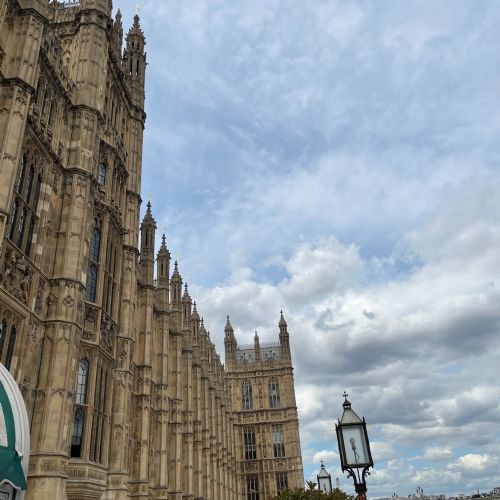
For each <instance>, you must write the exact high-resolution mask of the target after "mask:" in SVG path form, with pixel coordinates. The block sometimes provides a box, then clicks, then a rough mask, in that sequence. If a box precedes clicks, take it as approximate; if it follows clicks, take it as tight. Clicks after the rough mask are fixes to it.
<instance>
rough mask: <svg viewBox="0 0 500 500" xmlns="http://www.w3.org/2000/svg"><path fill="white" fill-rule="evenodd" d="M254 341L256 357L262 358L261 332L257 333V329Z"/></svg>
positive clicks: (257, 358)
mask: <svg viewBox="0 0 500 500" xmlns="http://www.w3.org/2000/svg"><path fill="white" fill-rule="evenodd" d="M253 343H254V347H255V359H256V360H260V340H259V334H258V333H257V330H255V335H254V338H253Z"/></svg>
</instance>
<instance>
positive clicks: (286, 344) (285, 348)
mask: <svg viewBox="0 0 500 500" xmlns="http://www.w3.org/2000/svg"><path fill="white" fill-rule="evenodd" d="M278 324H279V328H280V345H281V354H282V355H289V354H290V335H289V334H288V325H287V324H286V321H285V316H284V315H283V310H281V313H280V320H279V323H278Z"/></svg>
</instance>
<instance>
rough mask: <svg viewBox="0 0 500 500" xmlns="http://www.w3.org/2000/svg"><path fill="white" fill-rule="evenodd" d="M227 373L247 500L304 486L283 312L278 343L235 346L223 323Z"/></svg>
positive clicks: (239, 472) (228, 326)
mask: <svg viewBox="0 0 500 500" xmlns="http://www.w3.org/2000/svg"><path fill="white" fill-rule="evenodd" d="M224 346H225V354H226V371H227V374H228V377H229V386H230V390H231V395H232V402H233V412H234V417H235V428H236V432H235V434H236V442H237V447H236V453H237V457H236V459H237V468H236V474H237V477H238V483H239V488H240V491H244V492H246V497H245V498H247V499H248V500H259V499H262V498H264V499H267V498H274V496H276V495H277V494H278V493H279V492H280V491H281V490H284V489H288V488H290V489H291V488H297V487H302V486H303V485H304V474H303V469H302V455H301V450H300V436H299V420H298V415H297V404H296V401H295V385H294V379H293V366H292V358H291V353H290V336H289V333H288V328H287V324H286V321H285V318H284V317H283V313H281V318H280V321H279V341H278V342H275V343H268V344H261V343H260V339H259V336H258V334H257V332H255V337H254V344H253V345H246V346H238V342H237V340H236V337H235V335H234V330H233V327H232V325H231V323H230V321H229V317H228V319H227V324H226V328H225V338H224Z"/></svg>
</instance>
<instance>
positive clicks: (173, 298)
mask: <svg viewBox="0 0 500 500" xmlns="http://www.w3.org/2000/svg"><path fill="white" fill-rule="evenodd" d="M181 295H182V278H181V275H180V274H179V266H178V264H177V261H175V263H174V272H173V273H172V278H171V279H170V303H171V304H172V308H177V309H178V308H179V306H180V303H181Z"/></svg>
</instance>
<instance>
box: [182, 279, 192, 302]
mask: <svg viewBox="0 0 500 500" xmlns="http://www.w3.org/2000/svg"><path fill="white" fill-rule="evenodd" d="M182 301H183V302H191V297H190V296H189V290H188V284H187V283H186V284H185V285H184V295H183V296H182Z"/></svg>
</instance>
